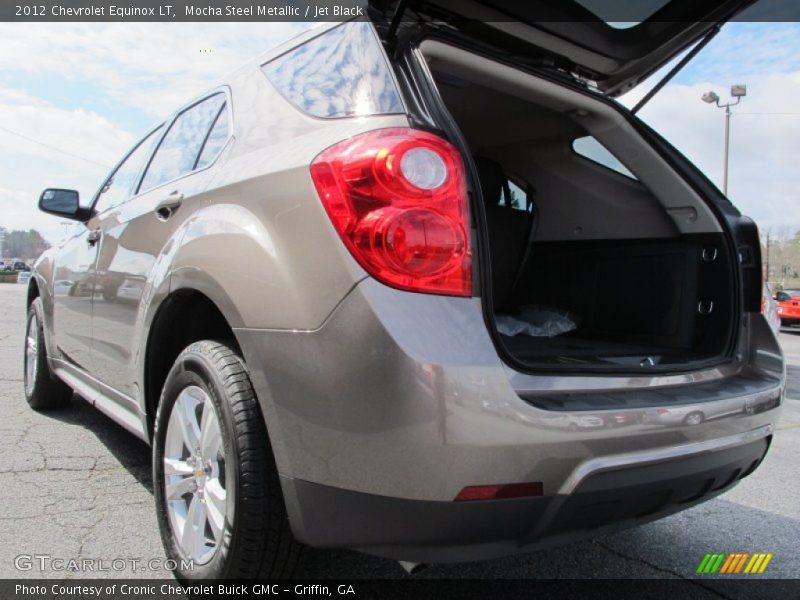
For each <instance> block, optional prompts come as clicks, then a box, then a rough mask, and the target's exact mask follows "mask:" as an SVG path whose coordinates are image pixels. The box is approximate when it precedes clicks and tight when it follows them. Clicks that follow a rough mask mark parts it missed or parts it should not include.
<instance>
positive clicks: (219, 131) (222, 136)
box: [194, 104, 230, 169]
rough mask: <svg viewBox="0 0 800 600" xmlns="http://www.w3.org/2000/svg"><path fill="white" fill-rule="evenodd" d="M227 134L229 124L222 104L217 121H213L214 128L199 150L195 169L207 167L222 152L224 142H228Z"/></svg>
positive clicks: (226, 110)
mask: <svg viewBox="0 0 800 600" xmlns="http://www.w3.org/2000/svg"><path fill="white" fill-rule="evenodd" d="M229 132H230V122H229V119H228V109H227V106H226V105H225V104H223V105H222V108H220V109H219V114H218V115H217V120H216V121H214V126H213V127H212V128H211V131H210V132H209V134H208V137H207V138H206V141H205V143H204V144H203V148H202V150H200V156H198V157H197V164H196V165H195V167H194V168H195V169H202V168H203V167H207V166H208V165H210V164H211V163H212V162H213V161H214V159H215V158H216V157H217V155H218V154H219V153H220V152H221V151H222V147H223V146H224V145H225V142H227V141H228V135H229Z"/></svg>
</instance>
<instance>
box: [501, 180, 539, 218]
mask: <svg viewBox="0 0 800 600" xmlns="http://www.w3.org/2000/svg"><path fill="white" fill-rule="evenodd" d="M498 205H499V206H510V207H511V208H513V209H514V210H522V211H525V212H531V211H532V209H533V205H532V203H531V202H530V198H529V196H528V192H526V191H525V190H524V189H522V187H521V186H519V185H517V184H516V183H514V181H512V180H511V179H506V182H505V184H504V185H503V189H502V192H501V196H500V202H498Z"/></svg>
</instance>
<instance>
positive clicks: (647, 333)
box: [421, 41, 737, 372]
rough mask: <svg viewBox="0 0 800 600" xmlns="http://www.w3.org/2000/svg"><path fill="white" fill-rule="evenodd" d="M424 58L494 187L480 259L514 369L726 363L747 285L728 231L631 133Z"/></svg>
mask: <svg viewBox="0 0 800 600" xmlns="http://www.w3.org/2000/svg"><path fill="white" fill-rule="evenodd" d="M421 50H422V52H423V56H424V57H425V60H426V61H427V64H428V67H429V69H430V72H431V75H432V77H433V79H434V81H435V83H436V87H437V89H438V91H439V94H440V96H441V99H442V101H443V104H444V106H445V107H446V109H447V111H448V112H449V114H450V115H451V116H452V118H453V120H454V121H455V125H456V126H457V128H458V130H459V131H460V133H461V135H462V136H463V138H464V141H465V142H466V145H467V146H468V148H469V153H470V154H471V156H472V159H473V162H474V170H475V173H476V174H477V178H478V179H479V180H480V188H481V196H482V198H480V199H478V198H476V199H475V207H476V209H477V210H476V211H475V212H476V218H477V219H480V218H484V219H485V231H486V232H487V233H488V236H487V237H488V239H487V240H484V243H483V244H481V245H480V247H479V249H478V251H483V252H488V254H489V260H488V262H487V263H483V264H488V265H489V268H490V279H491V286H490V287H491V289H490V293H491V296H492V305H493V314H492V315H491V316H492V317H493V319H490V321H491V320H494V326H495V327H496V328H497V333H498V335H497V336H496V339H497V340H498V341H499V343H500V344H501V345H502V347H503V350H504V351H505V353H506V355H507V356H509V357H511V358H512V359H513V360H514V361H516V362H517V363H518V364H519V365H522V366H524V367H530V368H531V369H533V370H535V369H537V368H539V369H541V368H572V369H575V368H577V369H579V370H580V369H586V370H612V371H613V370H625V371H636V372H638V371H639V370H642V371H646V370H653V369H659V370H688V369H692V368H699V367H702V366H706V365H708V364H712V363H715V362H719V361H721V360H723V359H725V357H726V354H727V353H728V352H729V349H730V344H731V339H732V335H733V333H734V326H733V321H734V319H733V315H734V310H736V285H737V283H736V280H735V277H734V275H733V274H734V262H733V258H734V257H733V256H732V255H731V254H732V253H731V252H730V249H729V246H728V244H727V243H726V236H725V233H724V231H723V228H722V225H720V222H719V221H718V220H717V218H716V217H715V215H714V213H713V212H712V211H711V209H710V208H709V206H708V205H707V204H706V202H705V201H704V200H703V199H702V198H700V197H699V196H698V195H697V194H696V193H695V192H694V191H693V190H692V188H691V187H690V186H688V185H687V184H686V182H684V181H683V180H682V179H681V178H680V177H679V176H678V175H677V174H676V173H675V172H674V171H673V170H672V169H671V168H670V167H669V165H668V164H667V163H666V162H665V161H664V160H663V159H662V158H661V157H660V156H659V155H658V154H657V153H656V152H655V151H654V150H653V149H652V148H651V147H650V146H649V145H648V144H647V143H646V142H645V141H644V140H643V139H642V137H641V136H640V135H639V134H638V133H637V132H636V131H635V129H634V128H633V127H632V126H631V124H630V123H629V122H627V120H626V119H625V118H624V117H622V116H621V115H620V114H619V112H618V111H616V110H614V109H613V108H612V107H610V106H608V104H607V103H606V102H604V101H601V100H598V99H595V98H592V97H591V96H590V95H587V94H583V93H580V92H577V91H575V90H574V89H570V88H568V87H565V86H563V85H560V84H559V83H557V82H553V81H547V80H545V79H542V78H539V77H537V76H535V75H532V74H529V73H524V72H521V71H519V70H517V69H514V68H513V67H511V66H507V65H500V64H498V63H496V62H492V61H490V60H489V59H487V58H484V57H481V56H478V55H476V54H473V53H469V52H466V51H463V50H460V49H457V48H454V47H451V46H448V45H446V44H444V43H441V42H435V41H426V42H423V44H422V45H421ZM481 208H482V210H481ZM481 213H482V215H481Z"/></svg>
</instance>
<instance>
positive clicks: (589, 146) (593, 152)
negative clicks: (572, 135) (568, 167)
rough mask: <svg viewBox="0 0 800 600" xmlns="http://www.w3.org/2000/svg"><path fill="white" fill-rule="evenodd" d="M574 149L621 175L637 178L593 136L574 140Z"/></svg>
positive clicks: (584, 156) (577, 152)
mask: <svg viewBox="0 0 800 600" xmlns="http://www.w3.org/2000/svg"><path fill="white" fill-rule="evenodd" d="M572 149H573V150H574V151H575V153H576V154H579V155H581V156H582V157H583V158H587V159H589V160H591V161H592V162H595V163H597V164H599V165H602V166H604V167H605V168H606V169H611V170H612V171H616V172H617V173H619V174H620V175H625V177H628V178H630V179H636V175H634V174H633V173H631V172H630V171H629V170H628V169H627V168H626V167H625V165H623V164H622V163H621V162H620V161H619V159H618V158H617V157H616V156H614V155H613V154H611V152H609V150H608V149H607V148H606V147H605V146H603V145H602V144H601V143H600V142H598V141H597V140H596V139H595V138H593V137H591V136H586V137H581V138H578V139H576V140H575V141H574V142H572Z"/></svg>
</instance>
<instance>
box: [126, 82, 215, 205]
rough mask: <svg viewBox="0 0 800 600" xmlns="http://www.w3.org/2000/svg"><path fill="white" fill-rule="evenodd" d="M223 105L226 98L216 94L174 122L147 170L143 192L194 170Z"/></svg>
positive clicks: (142, 186) (142, 185)
mask: <svg viewBox="0 0 800 600" xmlns="http://www.w3.org/2000/svg"><path fill="white" fill-rule="evenodd" d="M224 104H225V94H215V95H214V96H211V97H210V98H206V99H205V100H203V101H201V102H198V103H197V104H195V105H194V106H192V107H190V108H188V109H187V110H185V111H183V112H182V113H181V114H180V115H178V116H177V117H176V118H175V121H174V122H173V123H172V125H171V126H170V128H169V131H167V134H166V135H165V136H164V139H163V140H161V144H160V145H159V146H158V150H156V153H155V156H153V159H152V160H151V161H150V165H149V166H148V167H147V171H146V172H145V175H144V179H143V180H142V183H141V186H140V187H139V191H140V192H145V191H147V190H149V189H151V188H154V187H156V186H158V185H161V184H162V183H166V182H167V181H171V180H172V179H176V178H178V177H180V176H182V175H185V174H186V173H189V172H191V171H193V170H194V168H195V164H196V162H197V157H198V155H199V153H200V150H201V148H202V146H203V144H204V143H205V141H206V136H207V135H208V133H209V130H210V129H211V126H212V124H213V123H214V121H215V120H216V118H217V116H218V115H219V113H220V109H221V108H222V107H223V105H224Z"/></svg>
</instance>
